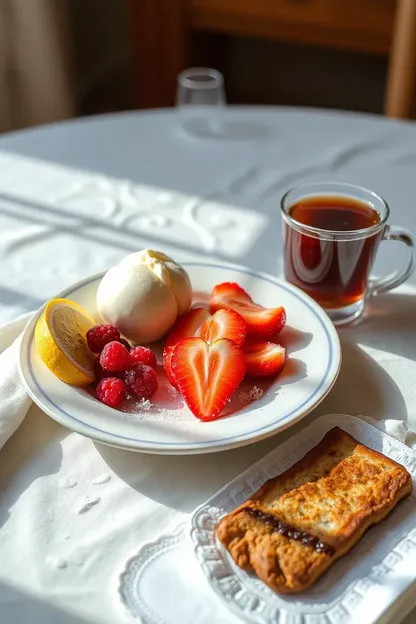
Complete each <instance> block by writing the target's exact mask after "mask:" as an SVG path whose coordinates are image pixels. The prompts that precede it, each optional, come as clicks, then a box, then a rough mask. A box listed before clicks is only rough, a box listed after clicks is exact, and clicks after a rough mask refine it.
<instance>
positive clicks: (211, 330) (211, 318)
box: [165, 308, 247, 347]
mask: <svg viewBox="0 0 416 624" xmlns="http://www.w3.org/2000/svg"><path fill="white" fill-rule="evenodd" d="M246 331H247V326H246V322H245V320H244V319H243V317H242V316H241V315H240V314H238V312H234V310H218V312H216V313H215V314H213V315H211V314H210V313H209V310H207V309H206V308H195V309H193V310H189V312H186V313H185V314H182V316H180V317H179V318H178V320H177V321H176V323H175V325H174V326H173V328H172V329H171V331H170V332H169V334H168V337H167V338H166V342H165V344H166V345H167V346H168V347H170V346H173V345H175V344H176V343H177V342H179V341H180V340H183V339H184V338H191V337H192V336H199V337H200V338H203V339H204V340H206V342H215V341H216V340H220V338H228V339H229V340H232V341H233V342H235V343H236V344H237V345H238V346H240V345H242V344H243V342H244V339H245V337H246Z"/></svg>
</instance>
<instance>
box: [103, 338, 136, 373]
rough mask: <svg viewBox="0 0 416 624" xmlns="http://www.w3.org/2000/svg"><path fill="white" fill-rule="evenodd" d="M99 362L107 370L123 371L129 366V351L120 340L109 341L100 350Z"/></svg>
mask: <svg viewBox="0 0 416 624" xmlns="http://www.w3.org/2000/svg"><path fill="white" fill-rule="evenodd" d="M100 364H101V366H102V367H103V368H104V370H107V371H124V370H126V369H127V368H130V365H131V360H130V353H129V352H128V351H127V349H126V347H125V346H124V345H122V344H121V343H120V342H114V341H113V342H109V343H108V344H106V345H105V347H104V349H103V350H102V351H101V355H100Z"/></svg>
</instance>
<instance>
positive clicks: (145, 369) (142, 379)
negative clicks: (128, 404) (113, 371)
mask: <svg viewBox="0 0 416 624" xmlns="http://www.w3.org/2000/svg"><path fill="white" fill-rule="evenodd" d="M124 381H125V384H126V388H127V390H129V391H130V392H131V393H132V394H135V395H136V396H137V397H138V398H139V399H150V397H151V396H153V395H154V393H155V392H156V390H157V387H158V384H157V375H156V371H155V370H154V368H152V367H151V366H147V364H136V365H135V366H133V368H130V369H129V370H128V371H126V372H125V373H124Z"/></svg>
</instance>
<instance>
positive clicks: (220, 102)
mask: <svg viewBox="0 0 416 624" xmlns="http://www.w3.org/2000/svg"><path fill="white" fill-rule="evenodd" d="M176 106H177V107H178V110H179V114H180V117H181V121H182V124H183V126H184V128H186V129H187V130H188V131H190V132H193V133H196V134H214V135H215V134H219V133H220V132H221V130H222V117H221V112H222V109H223V107H224V106H225V92H224V78H223V75H222V74H221V72H219V71H217V70H216V69H211V68H209V67H191V68H190V69H185V70H184V71H183V72H181V73H180V74H179V76H178V88H177V93H176Z"/></svg>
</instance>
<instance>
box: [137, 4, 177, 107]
mask: <svg viewBox="0 0 416 624" xmlns="http://www.w3.org/2000/svg"><path fill="white" fill-rule="evenodd" d="M130 9H131V23H132V24H131V25H132V48H133V72H132V73H133V102H134V106H135V107H136V108H156V107H164V106H172V105H173V104H174V102H175V93H176V79H177V75H178V74H179V72H180V71H182V70H183V69H184V68H185V67H186V66H187V48H188V33H187V29H186V20H185V17H186V16H185V2H184V0H130Z"/></svg>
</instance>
